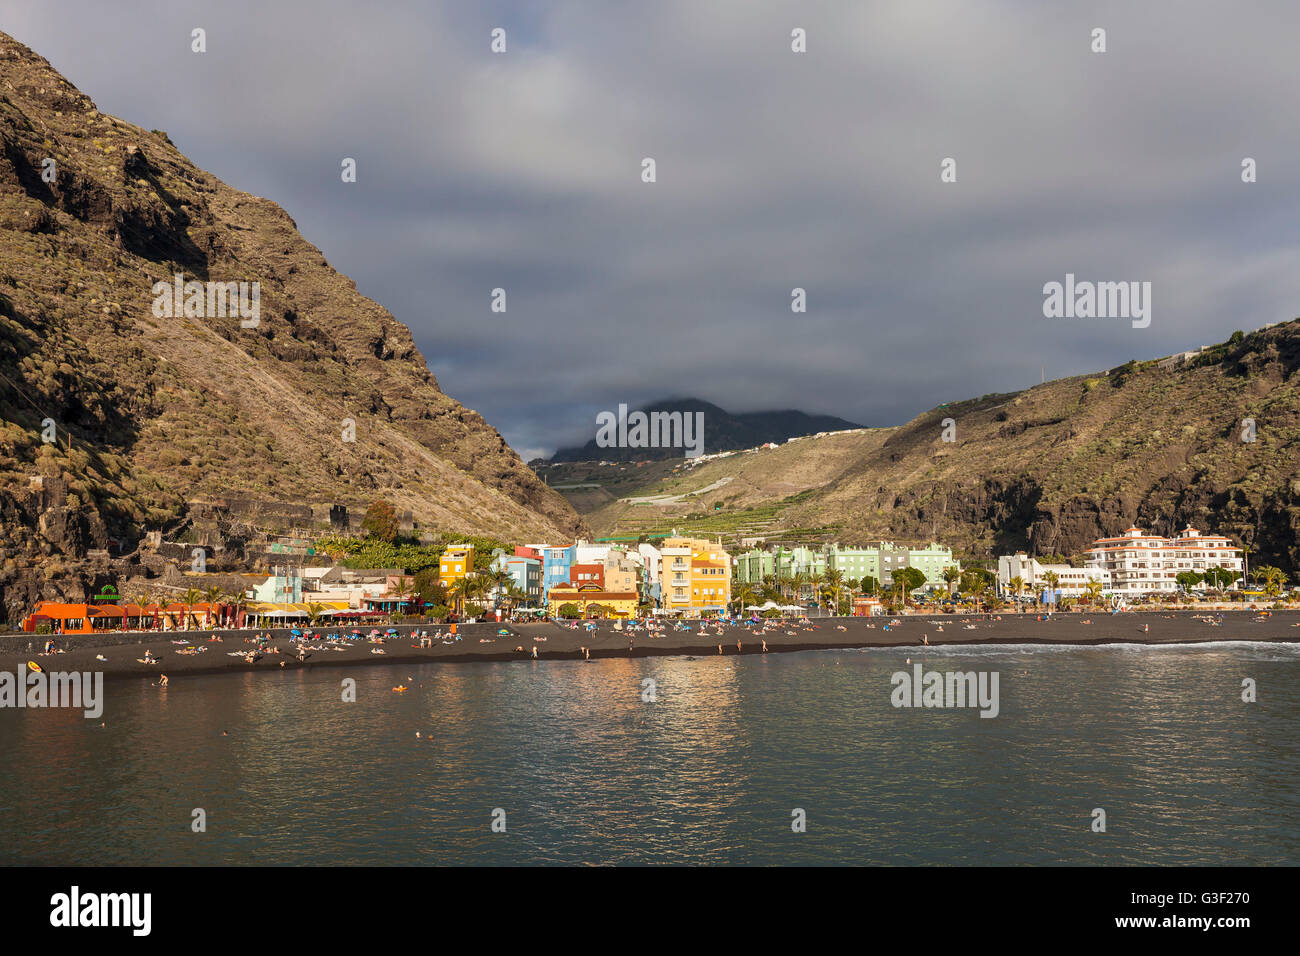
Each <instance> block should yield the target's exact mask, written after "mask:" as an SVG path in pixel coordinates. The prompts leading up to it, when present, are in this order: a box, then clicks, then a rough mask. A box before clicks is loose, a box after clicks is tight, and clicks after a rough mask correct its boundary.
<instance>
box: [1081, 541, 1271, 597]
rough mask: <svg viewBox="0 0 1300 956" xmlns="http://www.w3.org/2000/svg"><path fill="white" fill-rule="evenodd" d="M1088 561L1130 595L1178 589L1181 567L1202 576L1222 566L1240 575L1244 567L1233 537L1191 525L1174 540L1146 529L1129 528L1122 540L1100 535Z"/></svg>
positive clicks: (1118, 589) (1118, 590)
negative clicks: (1202, 530)
mask: <svg viewBox="0 0 1300 956" xmlns="http://www.w3.org/2000/svg"><path fill="white" fill-rule="evenodd" d="M1088 565H1089V566H1090V567H1094V568H1100V569H1103V570H1105V571H1106V572H1107V573H1108V574H1109V575H1110V586H1111V590H1112V591H1113V592H1114V593H1115V594H1118V595H1120V596H1121V597H1127V598H1136V597H1142V596H1144V595H1148V594H1154V593H1160V592H1169V591H1175V590H1177V589H1178V574H1179V572H1182V571H1197V572H1200V573H1202V574H1203V573H1204V572H1206V571H1208V570H1209V569H1210V568H1216V567H1217V568H1223V569H1225V570H1227V571H1230V572H1232V573H1233V574H1235V575H1238V576H1240V575H1241V574H1242V573H1243V570H1244V567H1245V566H1244V562H1243V559H1242V554H1241V549H1240V548H1239V547H1237V546H1236V545H1234V544H1233V543H1232V541H1231V539H1229V538H1227V537H1224V536H1223V535H1214V534H1202V533H1201V532H1200V531H1198V530H1196V529H1195V528H1193V527H1192V526H1191V525H1188V526H1187V527H1186V528H1184V529H1183V530H1182V531H1181V532H1179V533H1178V535H1176V536H1175V537H1172V538H1163V537H1161V536H1159V535H1154V534H1147V533H1146V532H1145V531H1143V530H1142V529H1141V528H1129V529H1128V530H1127V531H1125V532H1124V534H1122V535H1121V536H1119V537H1118V538H1098V539H1097V540H1096V541H1095V542H1093V545H1092V548H1091V549H1090V550H1089V552H1088ZM1232 586H1233V587H1234V588H1235V587H1236V586H1237V585H1236V583H1235V582H1234V584H1233V585H1232Z"/></svg>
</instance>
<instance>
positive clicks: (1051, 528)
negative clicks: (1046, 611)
mask: <svg viewBox="0 0 1300 956" xmlns="http://www.w3.org/2000/svg"><path fill="white" fill-rule="evenodd" d="M1297 369H1300V320H1296V321H1292V322H1286V323H1282V324H1280V325H1275V326H1273V327H1271V328H1266V329H1261V330H1259V331H1257V332H1254V333H1252V334H1250V335H1246V336H1241V337H1238V336H1234V337H1233V338H1232V339H1230V340H1229V341H1228V342H1225V343H1223V344H1222V345H1220V346H1216V347H1214V348H1212V349H1210V350H1208V351H1206V352H1203V353H1201V354H1199V355H1198V356H1196V357H1195V358H1194V359H1193V360H1192V361H1191V362H1189V363H1187V364H1183V365H1177V366H1174V367H1171V368H1162V367H1160V365H1159V364H1158V363H1157V362H1142V363H1137V362H1132V363H1128V364H1126V365H1125V366H1121V367H1119V368H1116V369H1112V370H1110V372H1098V373H1096V374H1095V375H1083V376H1077V377H1074V378H1066V379H1058V380H1056V381H1052V382H1047V383H1046V384H1043V385H1039V386H1035V387H1034V388H1030V389H1026V390H1025V391H1022V392H1015V393H1010V394H1001V395H986V396H984V397H982V398H979V399H972V400H970V401H966V402H956V403H952V404H950V405H947V406H943V407H940V408H935V409H932V410H931V411H929V412H926V413H924V414H922V415H919V416H917V417H916V418H915V419H913V420H912V421H911V422H908V423H907V424H906V425H901V426H898V427H896V428H879V429H868V430H865V431H862V432H858V433H853V434H844V435H829V436H825V437H823V438H804V439H801V440H799V441H795V442H790V443H789V444H786V445H783V446H781V447H780V448H776V449H773V450H770V451H760V452H754V453H746V454H740V455H736V456H734V457H730V458H723V459H720V460H718V461H714V462H708V463H706V464H704V465H702V466H700V467H699V468H698V469H694V470H692V471H691V472H690V474H689V477H686V478H679V479H675V480H674V481H673V482H672V483H670V484H654V485H651V486H648V487H646V488H645V489H643V490H644V492H645V493H647V494H648V493H655V494H660V495H663V494H665V493H671V494H673V495H686V496H687V497H684V498H682V499H681V500H680V501H678V502H675V503H671V504H659V505H653V506H652V505H646V504H641V505H630V504H626V503H620V502H614V503H610V504H603V505H601V506H600V507H599V508H598V510H595V511H593V512H592V513H590V514H588V515H587V516H586V517H587V519H588V521H589V522H590V523H591V525H592V526H593V527H594V528H595V529H596V530H597V532H598V533H600V534H640V533H649V532H653V531H662V530H663V529H664V528H666V527H674V526H676V527H678V528H680V529H681V530H684V531H685V530H692V529H694V530H699V531H700V532H702V533H703V532H714V531H716V532H720V533H727V534H730V535H731V536H732V537H733V538H734V539H735V540H739V539H740V538H743V537H745V536H747V535H749V536H754V535H759V536H764V537H766V538H769V539H785V540H791V541H797V540H807V541H815V540H836V539H838V540H840V541H844V542H846V543H847V542H861V541H871V540H876V539H880V538H886V539H890V538H892V539H895V540H899V541H928V540H932V539H933V540H939V541H943V542H946V543H949V544H951V545H952V547H953V548H954V549H955V550H956V551H957V552H958V553H959V554H962V555H966V556H973V557H979V558H988V557H991V556H993V555H997V554H1004V553H1007V552H1010V551H1013V550H1016V549H1019V548H1025V549H1028V550H1030V551H1031V552H1034V553H1037V554H1064V555H1074V556H1080V555H1081V553H1082V552H1083V551H1084V550H1085V549H1086V548H1087V547H1088V546H1089V545H1091V544H1092V542H1093V541H1094V540H1096V539H1097V538H1098V537H1102V536H1107V535H1115V534H1119V533H1122V532H1123V530H1124V529H1125V528H1127V527H1129V526H1130V525H1133V524H1137V525H1139V526H1142V527H1145V528H1147V529H1149V530H1152V531H1157V532H1160V533H1163V534H1170V533H1174V532H1176V531H1178V530H1180V529H1181V528H1182V527H1183V525H1184V524H1187V523H1191V524H1192V525H1194V526H1196V527H1198V528H1200V529H1201V530H1204V531H1215V532H1220V533H1223V534H1228V535H1231V536H1233V537H1234V538H1236V539H1237V540H1238V541H1239V542H1242V543H1245V544H1249V545H1250V546H1251V547H1252V548H1254V549H1255V551H1256V553H1257V556H1256V557H1253V558H1252V559H1251V562H1252V564H1256V563H1261V562H1262V563H1271V564H1276V565H1278V566H1279V567H1282V568H1284V569H1287V570H1291V571H1295V570H1300V377H1297V375H1296V371H1297ZM946 419H951V420H952V423H951V425H952V430H950V431H949V432H948V434H949V435H950V436H951V437H952V438H953V439H954V440H953V441H951V442H949V441H944V440H943V439H944V433H945V420H946ZM1246 419H1250V420H1253V422H1254V433H1253V438H1254V440H1253V441H1243V440H1242V439H1243V435H1245V434H1246V432H1247V426H1245V425H1244V424H1243V422H1244V420H1246ZM1247 437H1252V436H1249V435H1247ZM585 480H587V481H592V480H594V479H593V478H591V477H588V478H586V479H585ZM701 489H709V490H706V491H702V492H701V493H698V494H692V492H696V491H698V490H701ZM633 493H634V492H633V491H631V490H628V489H623V488H620V489H619V491H618V494H619V495H630V494H633Z"/></svg>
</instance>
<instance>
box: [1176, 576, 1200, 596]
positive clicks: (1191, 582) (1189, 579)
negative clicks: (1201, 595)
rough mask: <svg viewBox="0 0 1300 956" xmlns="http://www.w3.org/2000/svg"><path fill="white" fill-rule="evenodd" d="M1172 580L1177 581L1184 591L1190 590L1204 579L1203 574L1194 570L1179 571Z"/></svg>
mask: <svg viewBox="0 0 1300 956" xmlns="http://www.w3.org/2000/svg"><path fill="white" fill-rule="evenodd" d="M1174 580H1175V581H1177V582H1178V586H1179V587H1180V588H1182V589H1183V590H1184V591H1190V590H1191V589H1192V588H1194V587H1196V585H1198V584H1200V583H1201V581H1203V580H1204V576H1203V575H1200V574H1197V573H1196V572H1195V571H1179V572H1178V573H1177V574H1176V575H1174Z"/></svg>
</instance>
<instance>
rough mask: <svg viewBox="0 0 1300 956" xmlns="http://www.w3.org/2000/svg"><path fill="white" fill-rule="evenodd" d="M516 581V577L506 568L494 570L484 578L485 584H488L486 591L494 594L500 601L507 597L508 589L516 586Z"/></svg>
mask: <svg viewBox="0 0 1300 956" xmlns="http://www.w3.org/2000/svg"><path fill="white" fill-rule="evenodd" d="M514 581H515V579H514V575H512V574H511V573H510V572H509V571H507V570H506V569H505V568H493V569H492V570H491V571H488V572H487V574H486V576H485V577H484V582H485V583H486V584H487V588H486V591H490V592H491V593H492V594H494V595H495V596H496V598H497V600H498V601H500V599H501V598H502V597H503V596H504V595H505V593H506V590H507V587H508V586H510V585H513V584H514ZM486 591H485V593H486Z"/></svg>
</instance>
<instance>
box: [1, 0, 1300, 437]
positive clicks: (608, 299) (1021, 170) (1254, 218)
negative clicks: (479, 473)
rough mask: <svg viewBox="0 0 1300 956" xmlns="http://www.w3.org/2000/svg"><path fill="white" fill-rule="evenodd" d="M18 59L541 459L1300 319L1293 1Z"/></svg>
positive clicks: (486, 8)
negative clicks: (1079, 295)
mask: <svg viewBox="0 0 1300 956" xmlns="http://www.w3.org/2000/svg"><path fill="white" fill-rule="evenodd" d="M196 27H201V28H202V29H204V30H205V31H206V38H207V52H206V53H203V54H196V53H193V52H192V51H191V31H192V30H193V29H195V28H196ZM496 28H500V29H502V30H504V31H505V41H506V51H505V52H504V53H494V52H493V51H492V50H491V48H490V46H491V41H492V36H491V34H492V31H493V30H494V29H496ZM1097 28H1101V29H1104V30H1105V45H1106V50H1105V52H1094V50H1093V47H1094V45H1095V44H1096V41H1095V39H1094V32H1093V31H1094V30H1095V29H1097ZM0 29H2V30H4V31H5V32H7V33H9V34H11V35H12V36H14V37H15V38H16V39H18V40H19V41H21V42H23V43H25V44H27V45H28V46H30V47H32V48H33V49H34V50H36V52H38V53H39V54H41V55H42V56H44V57H46V58H47V59H48V60H49V61H50V62H51V63H52V64H53V66H54V67H55V68H56V69H58V70H59V71H60V72H61V73H62V74H63V75H64V76H66V77H67V78H68V79H69V80H70V81H71V82H72V83H73V84H74V85H76V86H77V87H78V88H79V89H81V90H82V91H83V92H84V93H86V94H87V95H89V96H90V97H91V98H92V99H93V100H95V102H96V104H97V106H98V107H99V108H100V109H101V110H103V111H105V112H108V113H112V114H114V115H117V116H120V117H122V118H124V119H126V120H129V121H130V122H133V123H136V124H138V125H140V126H142V127H145V128H147V129H163V130H166V131H167V133H168V135H169V136H170V137H171V139H172V141H173V142H174V143H175V144H176V145H177V147H178V148H179V149H180V150H181V151H182V152H183V153H185V154H186V155H187V156H189V158H190V159H191V160H193V161H194V162H195V163H197V164H198V165H199V166H201V167H203V168H204V169H206V170H208V171H210V172H212V173H213V174H215V175H217V176H218V177H219V178H221V179H222V180H224V181H225V182H226V183H228V184H230V185H231V186H234V187H236V188H238V189H243V190H245V191H247V192H250V193H254V194H256V195H260V196H265V197H268V198H270V199H273V200H275V201H276V202H278V203H279V204H280V205H281V206H283V207H284V208H285V209H286V210H287V211H288V213H289V214H290V215H291V216H292V217H293V218H294V220H295V221H296V222H297V224H298V227H299V229H300V231H301V232H302V233H303V235H304V236H305V237H306V238H307V239H308V240H309V241H310V242H312V243H314V244H315V245H317V246H319V247H320V248H321V249H322V251H323V252H324V254H325V256H326V258H327V259H328V261H329V262H330V264H331V265H333V266H334V267H335V268H336V269H339V270H340V271H342V272H344V273H345V274H347V275H348V276H350V277H351V278H353V279H354V280H355V281H356V283H357V287H358V289H359V290H360V291H361V292H362V293H363V294H365V295H367V296H369V297H370V298H372V299H374V300H376V301H377V302H379V303H380V304H382V305H383V306H385V307H386V308H387V309H389V310H390V311H391V312H392V313H393V314H394V315H395V316H396V317H397V318H398V319H399V320H400V321H402V322H404V323H405V324H406V325H407V326H409V327H410V328H411V330H412V332H413V333H414V336H415V340H416V344H417V345H418V346H419V348H420V350H421V352H422V353H423V354H424V356H425V357H426V359H427V360H428V362H429V366H430V368H431V370H432V371H433V372H434V374H435V375H436V376H437V378H438V381H439V384H440V385H441V386H442V388H443V390H444V391H446V392H447V393H448V394H450V395H451V396H452V397H454V398H456V399H457V400H459V401H461V402H463V403H465V404H466V405H468V406H469V407H471V408H474V409H477V410H478V411H480V412H481V413H482V414H483V415H484V417H485V418H486V419H487V420H488V421H489V422H490V423H492V424H493V425H495V426H496V427H497V428H498V429H499V430H500V431H501V433H502V434H503V435H504V436H505V438H506V440H507V441H509V442H510V444H511V445H512V446H513V447H514V448H515V450H516V451H518V452H519V453H520V454H521V455H523V456H524V458H525V459H531V458H532V457H535V456H537V455H541V454H547V453H550V452H551V451H553V450H554V449H555V448H556V447H557V446H562V445H569V444H581V443H582V442H584V441H586V440H588V439H590V438H592V437H593V436H594V434H595V431H596V415H597V414H598V413H599V412H600V411H603V410H613V409H617V407H618V405H619V404H620V403H627V404H628V405H629V406H632V407H635V406H637V405H638V404H643V403H646V402H650V401H654V400H656V399H661V398H666V397H671V396H691V397H698V398H702V399H705V400H708V401H711V402H714V403H716V404H718V405H720V406H722V407H724V408H726V409H727V410H729V411H735V412H741V411H755V410H762V409H774V408H798V409H801V410H803V411H807V412H813V413H825V414H833V415H839V416H842V417H844V418H847V419H850V420H852V421H855V422H859V423H862V424H866V425H892V424H899V423H902V422H905V421H907V420H909V419H911V418H912V417H913V416H915V415H917V414H919V413H921V412H923V411H925V410H926V409H929V408H932V407H933V406H935V405H938V404H940V403H942V402H947V401H952V400H958V399H963V398H968V397H973V396H978V395H982V394H986V393H990V392H1004V391H1011V390H1015V389H1020V388H1025V387H1028V386H1030V385H1033V384H1035V383H1037V382H1039V381H1040V380H1041V378H1042V376H1044V375H1046V377H1047V378H1049V379H1050V378H1054V377H1060V376H1065V375H1074V374H1081V373H1085V372H1092V371H1098V370H1104V369H1107V368H1111V367H1114V366H1116V365H1119V364H1122V363H1123V362H1125V361H1128V360H1129V359H1132V358H1138V359H1146V358H1152V357H1156V356H1161V355H1167V354H1170V353H1172V352H1175V351H1180V350H1183V349H1188V348H1194V347H1196V346H1199V345H1206V344H1211V343H1214V342H1219V341H1222V340H1224V339H1226V338H1227V337H1228V336H1229V335H1230V334H1231V332H1232V331H1233V330H1235V329H1244V330H1247V331H1249V330H1251V329H1254V328H1258V327H1260V326H1262V325H1265V324H1268V323H1271V322H1276V321H1281V320H1286V319H1291V318H1294V317H1296V316H1297V315H1300V269H1297V268H1296V265H1297V258H1296V252H1297V248H1296V246H1297V238H1296V223H1297V222H1298V221H1300V217H1298V216H1297V215H1296V213H1297V202H1298V199H1297V197H1300V122H1297V121H1296V115H1297V104H1298V103H1300V96H1297V93H1298V92H1300V91H1298V90H1297V85H1300V78H1298V76H1300V73H1298V71H1296V69H1295V65H1294V64H1295V54H1294V47H1295V37H1296V36H1298V35H1300V4H1296V3H1294V2H1290V0H1288V2H1251V0H1240V2H1218V3H1210V2H1201V0H1168V2H1166V0H1147V2H1143V3H1132V2H1130V0H1125V2H1115V3H1108V2H1097V3H1070V4H1044V3H1035V2H1032V0H1023V2H1021V0H1014V2H1013V0H1003V2H995V0H988V2H977V0H965V2H947V0H900V2H893V0H890V2H869V0H853V2H849V0H842V2H814V0H797V2H794V0H792V2H778V0H770V2H769V0H682V2H678V0H656V2H653V3H640V4H632V3H624V2H619V3H599V2H594V0H587V2H569V0H547V2H545V3H503V2H491V0H462V2H443V3H430V2H424V3H417V2H402V0H392V2H385V3H372V4H358V3H354V2H335V0H261V2H245V0H226V2H220V3H218V2H215V0H211V2H193V0H151V2H144V0H124V2H121V3H113V4H107V3H103V2H102V0H0ZM795 29H801V30H803V31H805V35H806V52H802V53H796V52H794V51H793V50H792V48H791V47H792V42H793V41H792V31H793V30H795ZM344 157H351V158H354V159H355V160H356V162H357V181H356V182H355V183H344V182H343V181H342V178H341V176H340V164H341V162H342V160H343V158H344ZM647 157H649V158H652V159H654V161H655V174H656V179H655V182H653V183H647V182H644V181H643V178H642V169H643V160H644V159H645V158H647ZM1247 158H1250V159H1253V160H1254V161H1255V167H1256V176H1257V181H1255V182H1251V183H1246V182H1243V181H1242V163H1243V160H1245V159H1247ZM946 159H952V160H954V161H955V181H949V182H945V181H943V177H942V176H941V172H942V164H943V162H944V160H946ZM950 178H951V177H950ZM1067 274H1073V275H1075V276H1076V277H1077V279H1078V280H1079V281H1084V280H1088V281H1098V282H1100V281H1136V282H1150V283H1151V316H1150V318H1151V321H1150V324H1149V325H1147V326H1146V327H1145V328H1137V327H1134V324H1133V323H1132V322H1131V321H1129V320H1128V319H1126V318H1123V317H1120V318H1049V317H1045V316H1044V308H1043V305H1044V298H1045V296H1044V285H1045V284H1047V283H1050V282H1054V281H1055V282H1064V281H1065V277H1066V275H1067ZM497 288H500V289H504V290H505V293H506V311H505V312H503V313H502V312H493V311H492V309H491V304H492V292H493V290H494V289H497ZM795 288H802V289H804V290H806V301H807V311H806V312H803V313H795V312H793V311H792V309H791V301H792V290H793V289H795Z"/></svg>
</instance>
